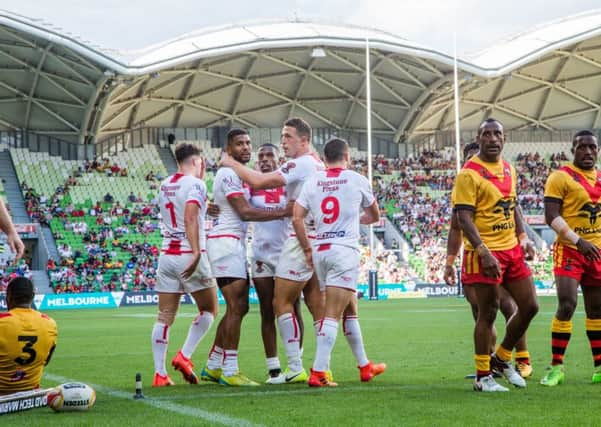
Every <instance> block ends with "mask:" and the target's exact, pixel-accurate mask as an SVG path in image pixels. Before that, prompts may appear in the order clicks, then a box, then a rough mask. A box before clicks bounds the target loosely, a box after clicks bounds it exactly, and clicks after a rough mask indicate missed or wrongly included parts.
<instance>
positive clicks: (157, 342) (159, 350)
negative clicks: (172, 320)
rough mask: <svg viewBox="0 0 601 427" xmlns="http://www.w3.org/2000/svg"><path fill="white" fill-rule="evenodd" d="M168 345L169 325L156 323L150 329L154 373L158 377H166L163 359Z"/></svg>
mask: <svg viewBox="0 0 601 427" xmlns="http://www.w3.org/2000/svg"><path fill="white" fill-rule="evenodd" d="M168 344H169V325H166V324H165V323H161V322H156V323H155V324H154V327H153V328H152V357H153V359H154V371H155V372H157V373H158V374H159V375H162V376H165V375H167V369H166V368H165V358H166V357H167V345H168Z"/></svg>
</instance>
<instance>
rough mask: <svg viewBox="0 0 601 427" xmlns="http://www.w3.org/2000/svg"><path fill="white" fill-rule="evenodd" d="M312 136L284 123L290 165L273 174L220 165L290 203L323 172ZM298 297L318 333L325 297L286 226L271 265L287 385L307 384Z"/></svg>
mask: <svg viewBox="0 0 601 427" xmlns="http://www.w3.org/2000/svg"><path fill="white" fill-rule="evenodd" d="M311 134H312V129H311V126H309V124H308V123H307V122H306V121H304V120H303V119H300V118H297V117H294V118H291V119H288V120H286V122H284V126H283V128H282V149H283V150H284V154H285V155H286V157H288V158H290V160H288V161H287V162H286V163H284V164H283V165H282V166H281V167H280V168H279V169H278V170H277V171H275V172H270V173H260V172H258V171H253V170H251V169H249V168H246V167H244V165H243V164H242V163H241V162H239V161H236V159H234V158H232V157H231V156H224V157H223V158H222V160H221V164H222V165H223V166H228V167H231V168H232V169H233V170H234V171H235V172H236V174H238V176H240V178H241V179H242V180H243V181H245V182H247V183H248V184H249V185H250V186H251V188H253V189H256V190H260V189H268V188H279V187H281V186H285V187H286V195H287V196H288V199H289V200H294V199H295V198H297V197H298V195H299V194H300V192H301V189H302V186H303V184H304V182H305V181H306V180H307V179H309V178H310V177H311V176H313V175H314V174H315V173H316V172H317V171H318V170H322V169H323V164H322V163H321V161H320V160H319V158H318V157H317V156H316V154H315V153H314V152H313V151H312V150H311V136H312V135H311ZM311 222H312V221H311V220H309V219H308V224H307V225H308V231H309V238H312V237H313V233H312V230H313V225H312V224H311ZM301 292H302V293H303V296H304V300H305V304H306V305H307V308H308V309H309V311H310V312H311V315H312V317H313V327H314V328H315V331H316V333H317V330H318V328H319V321H320V320H321V318H322V317H323V310H324V295H323V293H322V292H321V291H320V289H319V283H318V281H317V277H316V276H315V275H314V274H313V268H312V267H311V266H310V265H308V264H307V263H306V262H305V257H304V254H303V249H302V247H301V246H300V244H299V242H298V239H297V238H296V235H295V234H294V232H293V230H292V227H291V226H290V235H289V238H288V239H287V240H286V242H285V243H284V247H283V249H282V254H281V255H280V261H279V262H278V265H277V266H276V272H275V288H274V302H273V306H274V309H275V314H276V316H277V322H278V327H279V330H280V336H281V337H282V342H283V343H284V347H285V348H286V356H287V359H288V367H287V368H286V371H285V375H286V382H287V383H295V382H306V381H307V379H308V375H307V372H306V371H305V369H304V368H303V364H302V352H301V337H300V333H299V331H300V328H299V323H298V320H297V319H296V316H295V314H294V304H295V302H296V301H297V300H298V299H299V297H300V295H301Z"/></svg>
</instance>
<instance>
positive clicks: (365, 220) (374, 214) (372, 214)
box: [359, 201, 380, 225]
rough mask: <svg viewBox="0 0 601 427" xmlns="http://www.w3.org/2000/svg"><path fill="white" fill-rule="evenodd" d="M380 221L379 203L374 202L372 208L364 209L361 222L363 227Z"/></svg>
mask: <svg viewBox="0 0 601 427" xmlns="http://www.w3.org/2000/svg"><path fill="white" fill-rule="evenodd" d="M378 221H380V208H379V207H378V202H377V201H374V202H373V203H372V204H371V205H370V206H368V207H366V208H364V209H363V214H362V215H361V218H359V222H360V223H361V224H363V225H369V224H373V223H375V222H378Z"/></svg>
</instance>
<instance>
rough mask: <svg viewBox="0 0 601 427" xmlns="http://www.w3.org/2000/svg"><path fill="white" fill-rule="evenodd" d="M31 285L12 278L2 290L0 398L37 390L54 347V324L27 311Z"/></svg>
mask: <svg viewBox="0 0 601 427" xmlns="http://www.w3.org/2000/svg"><path fill="white" fill-rule="evenodd" d="M33 294H34V291H33V283H31V281H30V280H29V279H26V278H24V277H17V278H15V279H12V280H11V281H10V283H9V284H8V287H7V288H6V305H7V307H8V312H4V313H0V395H5V394H11V393H15V392H18V391H27V390H33V389H36V388H38V387H39V385H40V380H41V378H42V371H43V370H44V366H46V365H47V364H48V362H50V357H51V356H52V352H53V351H54V347H55V346H56V336H57V329H56V323H55V322H54V320H52V319H51V318H50V317H48V316H46V315H45V314H42V313H40V312H39V311H36V310H34V309H33V308H31V303H32V302H33Z"/></svg>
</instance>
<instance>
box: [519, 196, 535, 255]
mask: <svg viewBox="0 0 601 427" xmlns="http://www.w3.org/2000/svg"><path fill="white" fill-rule="evenodd" d="M515 232H516V234H517V236H518V240H519V242H520V246H521V247H522V249H524V254H525V255H526V260H527V261H532V260H533V259H534V255H535V254H536V249H535V248H534V243H533V242H532V240H530V238H528V233H526V220H525V219H524V213H523V212H522V208H521V207H520V205H516V207H515Z"/></svg>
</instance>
